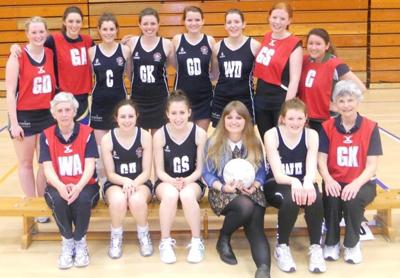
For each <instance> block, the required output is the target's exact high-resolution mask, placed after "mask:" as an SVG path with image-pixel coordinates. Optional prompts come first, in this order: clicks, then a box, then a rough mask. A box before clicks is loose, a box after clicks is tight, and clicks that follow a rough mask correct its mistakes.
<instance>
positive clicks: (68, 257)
mask: <svg viewBox="0 0 400 278" xmlns="http://www.w3.org/2000/svg"><path fill="white" fill-rule="evenodd" d="M73 257H74V239H72V238H70V239H66V238H64V237H62V241H61V253H60V256H59V257H58V268H59V269H68V268H71V267H72V266H73V265H74V259H73Z"/></svg>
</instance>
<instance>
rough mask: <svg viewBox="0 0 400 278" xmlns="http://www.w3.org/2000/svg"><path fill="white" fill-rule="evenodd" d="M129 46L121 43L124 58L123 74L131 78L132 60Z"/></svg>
mask: <svg viewBox="0 0 400 278" xmlns="http://www.w3.org/2000/svg"><path fill="white" fill-rule="evenodd" d="M131 53H132V51H131V48H130V47H129V45H122V54H123V55H124V58H125V61H126V62H125V74H126V76H127V77H128V79H129V80H131V75H132V61H131Z"/></svg>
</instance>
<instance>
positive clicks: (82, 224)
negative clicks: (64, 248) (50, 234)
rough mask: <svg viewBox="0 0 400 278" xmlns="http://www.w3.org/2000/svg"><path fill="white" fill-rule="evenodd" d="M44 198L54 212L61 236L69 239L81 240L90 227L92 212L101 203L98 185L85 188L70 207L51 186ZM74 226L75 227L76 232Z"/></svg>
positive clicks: (48, 187) (48, 186)
mask: <svg viewBox="0 0 400 278" xmlns="http://www.w3.org/2000/svg"><path fill="white" fill-rule="evenodd" d="M44 198H45V199H46V203H47V205H48V206H49V208H51V210H52V211H53V216H54V219H55V220H56V223H57V226H58V229H59V230H60V233H61V235H62V236H63V237H65V238H67V239H70V238H74V239H75V240H81V239H82V238H83V237H84V236H85V235H86V232H87V229H88V227H89V221H90V210H91V209H92V208H93V207H95V206H96V205H97V202H98V201H99V186H98V185H97V184H93V185H87V186H85V187H84V188H83V189H82V191H81V192H80V193H79V196H78V198H76V200H75V201H74V202H73V203H72V204H70V205H68V203H67V201H65V200H64V199H63V198H62V197H61V196H60V194H59V193H58V191H57V189H55V188H54V187H53V186H51V185H47V187H46V191H45V194H44ZM72 224H74V226H75V230H74V231H73V229H72Z"/></svg>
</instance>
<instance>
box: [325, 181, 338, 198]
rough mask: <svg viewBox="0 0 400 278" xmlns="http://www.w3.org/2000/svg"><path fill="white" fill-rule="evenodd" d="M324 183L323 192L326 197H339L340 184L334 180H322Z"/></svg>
mask: <svg viewBox="0 0 400 278" xmlns="http://www.w3.org/2000/svg"><path fill="white" fill-rule="evenodd" d="M324 182H325V191H326V195H327V196H331V197H340V194H341V193H340V192H341V191H342V187H341V186H340V184H339V183H338V182H337V181H335V180H334V179H330V180H324Z"/></svg>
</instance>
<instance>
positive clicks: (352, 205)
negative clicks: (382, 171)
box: [318, 80, 382, 264]
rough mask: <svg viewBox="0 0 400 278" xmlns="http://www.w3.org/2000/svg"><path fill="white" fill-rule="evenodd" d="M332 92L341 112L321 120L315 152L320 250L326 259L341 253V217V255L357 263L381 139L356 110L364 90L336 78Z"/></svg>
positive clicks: (350, 261)
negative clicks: (320, 202) (321, 222)
mask: <svg viewBox="0 0 400 278" xmlns="http://www.w3.org/2000/svg"><path fill="white" fill-rule="evenodd" d="M332 98H333V103H334V104H335V106H336V108H337V110H338V113H339V116H338V117H336V118H331V119H329V120H327V121H325V122H324V123H323V124H322V130H321V132H320V144H319V155H318V167H319V172H320V174H321V176H322V178H323V187H322V188H323V202H324V212H325V225H326V228H327V232H326V237H325V247H324V256H325V259H327V260H337V259H338V258H339V255H340V225H339V223H340V221H341V219H342V217H343V218H344V221H345V223H346V230H345V235H344V242H343V247H344V260H345V261H346V262H348V263H353V264H357V263H361V261H362V254H361V247H360V226H361V221H362V219H363V217H364V211H365V207H366V206H367V205H368V204H369V203H371V202H372V201H373V200H374V198H375V196H376V181H375V174H376V170H377V166H378V157H379V156H380V155H382V144H381V139H380V135H379V129H378V126H377V124H376V123H375V122H373V121H371V120H369V119H367V118H366V117H363V116H361V115H360V114H358V106H359V104H360V102H361V99H362V92H361V90H360V87H359V86H358V84H357V83H355V82H354V81H352V80H341V81H339V82H338V83H337V84H336V86H335V89H334V91H333V97H332Z"/></svg>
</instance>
